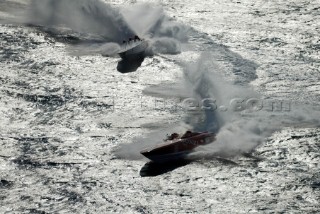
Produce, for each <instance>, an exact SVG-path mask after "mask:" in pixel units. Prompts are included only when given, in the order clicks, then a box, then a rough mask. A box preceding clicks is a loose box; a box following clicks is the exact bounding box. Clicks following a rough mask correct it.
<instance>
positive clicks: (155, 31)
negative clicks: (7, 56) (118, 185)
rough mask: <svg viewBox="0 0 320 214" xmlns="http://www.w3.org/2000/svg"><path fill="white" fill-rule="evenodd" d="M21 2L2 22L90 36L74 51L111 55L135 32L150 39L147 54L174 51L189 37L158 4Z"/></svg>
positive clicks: (98, 0)
mask: <svg viewBox="0 0 320 214" xmlns="http://www.w3.org/2000/svg"><path fill="white" fill-rule="evenodd" d="M22 2H23V3H24V4H25V5H26V6H25V7H17V8H16V10H15V9H12V11H11V12H12V13H13V14H15V16H14V17H13V18H10V19H8V20H2V21H1V22H7V23H10V22H13V23H18V24H26V25H33V26H41V29H43V30H46V31H47V30H51V32H53V33H55V34H64V33H66V32H70V31H71V32H75V33H78V34H80V35H79V36H82V37H85V38H87V39H88V38H89V41H90V40H91V42H86V43H84V44H78V45H76V46H75V47H73V48H70V51H71V52H77V55H88V54H103V55H113V54H114V53H117V52H118V51H119V49H120V46H119V45H121V44H122V42H123V41H128V39H129V38H133V37H134V36H135V35H138V36H139V37H140V38H144V39H146V40H148V41H149V44H150V45H149V49H148V51H147V52H148V54H156V53H167V54H177V53H180V52H181V48H180V43H181V42H187V40H188V31H189V29H190V28H189V27H188V26H186V25H183V24H181V23H178V22H176V21H175V20H173V19H172V18H170V17H168V16H167V15H166V14H165V12H164V10H163V8H162V7H161V6H159V5H154V4H134V5H128V6H122V7H115V6H112V5H110V4H108V3H106V2H104V1H101V0H68V1H65V0H31V1H26V0H25V1H23V0H22ZM92 40H93V41H92ZM95 40H98V41H99V43H95ZM109 43H110V44H109Z"/></svg>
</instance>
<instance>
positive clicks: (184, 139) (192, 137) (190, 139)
mask: <svg viewBox="0 0 320 214" xmlns="http://www.w3.org/2000/svg"><path fill="white" fill-rule="evenodd" d="M215 139H216V138H215V135H214V134H213V133H209V132H191V131H187V132H186V133H185V134H184V135H182V136H181V137H180V136H179V135H178V134H177V133H173V134H172V135H171V136H169V137H168V138H167V139H166V140H165V141H164V143H161V144H158V145H156V146H155V147H153V148H150V149H144V150H142V151H141V152H140V153H141V154H142V155H144V156H145V157H147V158H149V159H150V160H152V161H154V162H168V161H171V160H177V159H183V158H185V157H186V155H187V154H189V153H191V152H192V151H193V149H194V148H196V147H198V146H201V145H206V144H209V143H212V142H213V141H215Z"/></svg>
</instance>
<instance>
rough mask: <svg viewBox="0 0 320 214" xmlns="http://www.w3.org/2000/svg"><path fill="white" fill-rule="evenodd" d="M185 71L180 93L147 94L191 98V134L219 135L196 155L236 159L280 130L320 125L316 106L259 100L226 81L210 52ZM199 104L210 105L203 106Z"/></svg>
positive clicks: (248, 90)
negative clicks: (213, 155) (204, 132)
mask: <svg viewBox="0 0 320 214" xmlns="http://www.w3.org/2000/svg"><path fill="white" fill-rule="evenodd" d="M183 67H184V79H183V81H180V82H177V83H175V88H178V89H179V90H178V91H174V88H171V89H172V90H163V88H161V87H151V88H147V89H146V90H145V91H147V92H152V93H153V94H156V95H157V96H160V97H170V96H171V97H175V96H176V97H189V98H191V99H192V100H193V102H195V103H197V106H198V108H197V114H195V113H194V112H195V111H194V110H192V111H188V109H186V111H185V114H186V117H185V121H184V122H185V123H186V124H188V125H190V126H191V129H193V130H195V131H210V132H215V133H216V134H217V140H216V141H215V142H213V143H212V144H209V145H207V146H204V147H199V149H197V150H198V151H205V152H206V154H208V153H209V154H215V155H219V156H221V155H223V156H235V155H238V154H243V153H247V152H251V151H253V150H254V149H255V148H256V147H257V146H258V145H260V144H261V143H263V142H264V141H265V140H266V138H268V137H270V136H271V135H272V134H273V133H274V132H275V131H279V130H281V129H282V128H284V127H296V126H299V127H320V119H319V118H320V111H319V108H318V109H317V108H315V107H313V106H309V105H305V104H299V103H294V102H291V101H290V100H281V101H274V100H272V99H271V100H263V96H262V95H260V94H259V93H257V92H256V91H254V89H253V88H252V87H249V86H243V85H237V83H234V82H232V81H227V80H226V78H225V77H223V74H226V73H227V72H226V71H225V70H224V68H223V67H220V66H219V63H218V62H216V61H215V59H214V58H213V57H212V55H211V54H210V53H203V54H202V55H201V56H200V58H199V59H198V60H197V61H196V62H191V63H185V64H184V65H183ZM179 93H181V94H179ZM186 94H188V95H189V96H186ZM203 100H210V103H209V104H203V102H202V101H203ZM270 103H271V104H270ZM191 106H194V103H192V104H191ZM203 107H205V108H203ZM207 107H209V108H207ZM270 107H272V108H271V109H270ZM199 155H200V157H201V156H202V153H199Z"/></svg>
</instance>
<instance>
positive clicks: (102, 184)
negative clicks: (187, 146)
mask: <svg viewBox="0 0 320 214" xmlns="http://www.w3.org/2000/svg"><path fill="white" fill-rule="evenodd" d="M161 2H162V5H163V6H164V9H165V11H166V12H167V13H168V15H169V16H176V18H177V19H178V20H179V21H181V22H183V23H184V24H187V25H190V26H192V27H193V31H192V32H191V38H190V44H191V45H192V46H193V48H192V49H188V48H186V49H188V51H185V52H182V53H181V54H179V55H156V56H153V57H147V58H146V59H145V61H144V62H143V64H142V66H141V67H140V68H139V69H138V70H137V72H134V73H128V74H121V73H119V72H117V71H116V66H117V63H118V61H119V59H118V58H108V57H102V56H98V55H97V56H81V57H77V56H70V55H68V52H67V49H66V44H68V43H70V42H71V43H72V41H74V40H77V37H76V35H72V36H69V37H68V36H65V35H63V36H61V37H55V38H53V37H52V36H50V35H48V34H46V33H43V32H41V31H39V30H37V29H34V28H27V27H16V26H10V25H1V26H0V38H1V39H0V47H1V50H0V64H1V74H2V75H1V77H0V83H1V87H0V101H1V102H0V116H1V117H0V118H1V122H0V148H1V150H0V179H1V181H0V189H1V192H0V204H1V206H0V211H1V213H70V212H74V213H110V212H117V213H188V212H189V213H192V212H203V213H247V212H253V213H256V212H259V213H274V212H283V213H287V212H288V213H318V212H319V210H320V206H319V201H320V193H319V188H320V171H319V170H320V167H319V161H320V155H319V151H320V135H319V128H318V127H317V123H315V122H314V121H313V120H310V119H309V118H308V117H305V118H302V121H303V123H294V126H290V124H289V125H288V124H284V125H283V126H282V129H279V130H278V131H277V132H275V133H273V134H272V135H271V136H270V137H268V138H265V139H264V140H263V142H262V143H261V144H260V145H259V146H258V147H257V148H256V149H255V151H254V152H253V153H249V154H243V155H238V156H231V157H221V156H216V155H213V154H212V153H208V154H204V155H202V156H201V157H202V158H201V159H199V160H197V161H194V162H181V163H175V164H173V165H167V166H166V165H165V166H158V165H152V164H146V163H147V160H145V159H140V160H130V159H119V158H117V157H116V155H115V154H114V153H113V149H114V148H115V147H117V146H119V145H123V144H130V143H132V142H133V141H134V139H136V137H141V136H146V135H148V134H149V133H150V132H154V131H159V130H163V131H162V132H163V133H165V132H169V131H170V129H171V127H172V126H176V125H175V124H177V123H179V122H180V121H184V120H186V113H185V112H184V111H172V109H169V108H159V107H158V106H156V107H155V106H154V102H155V98H154V97H152V96H149V95H146V94H143V90H144V89H146V88H150V87H156V86H157V87H158V86H159V84H160V83H161V85H162V86H163V85H166V84H172V83H173V84H175V83H176V82H178V81H179V80H181V79H182V78H183V75H182V69H183V66H181V64H180V62H181V60H186V61H195V60H196V59H197V58H198V56H199V52H200V51H210V52H211V54H212V55H213V56H214V58H215V60H216V61H218V62H220V64H219V65H220V66H221V68H222V69H221V70H223V71H225V73H223V74H222V76H224V77H225V78H226V79H228V80H232V81H235V82H236V83H238V84H239V85H248V84H249V85H251V86H253V88H254V89H255V91H257V92H259V93H260V94H261V95H262V98H263V99H269V98H272V99H279V100H290V101H297V102H298V103H300V104H301V103H304V104H305V105H306V106H313V107H314V108H315V109H316V110H317V109H319V108H318V105H319V87H320V86H319V80H320V76H319V65H320V61H319V48H318V43H319V34H318V30H319V29H318V28H317V23H319V8H318V6H317V3H316V2H314V3H305V2H303V1H289V2H288V1H275V2H271V1H268V2H267V4H262V5H261V4H258V3H256V4H253V3H251V2H250V1H241V2H233V1H230V2H225V1H215V2H214V3H212V2H203V1H192V3H190V2H186V1H175V2H174V3H173V2H171V1H161ZM126 3H127V4H130V3H128V2H126ZM118 4H120V1H112V5H113V6H116V5H118ZM1 5H7V7H6V8H11V6H10V5H9V6H8V4H6V1H2V2H1ZM3 8H5V7H3ZM70 40H72V41H70ZM156 99H160V101H163V100H161V98H156ZM173 102H175V100H173ZM141 103H143V105H141ZM292 107H293V108H294V107H295V105H293V106H292ZM316 110H314V111H310V113H309V114H307V115H308V116H309V117H310V118H312V117H315V116H316V115H318V111H316ZM189 117H192V116H190V115H189ZM306 118H307V119H306ZM187 119H188V117H187ZM267 119H268V120H271V119H272V117H271V118H269V117H268V118H267ZM313 119H318V118H313ZM190 120H191V119H190ZM285 122H288V120H286V121H285ZM289 122H290V120H289ZM156 140H158V139H156ZM234 143H237V142H234ZM231 144H232V143H231ZM228 145H230V142H229V144H228ZM131 159H133V158H131ZM155 175H157V176H155Z"/></svg>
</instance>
